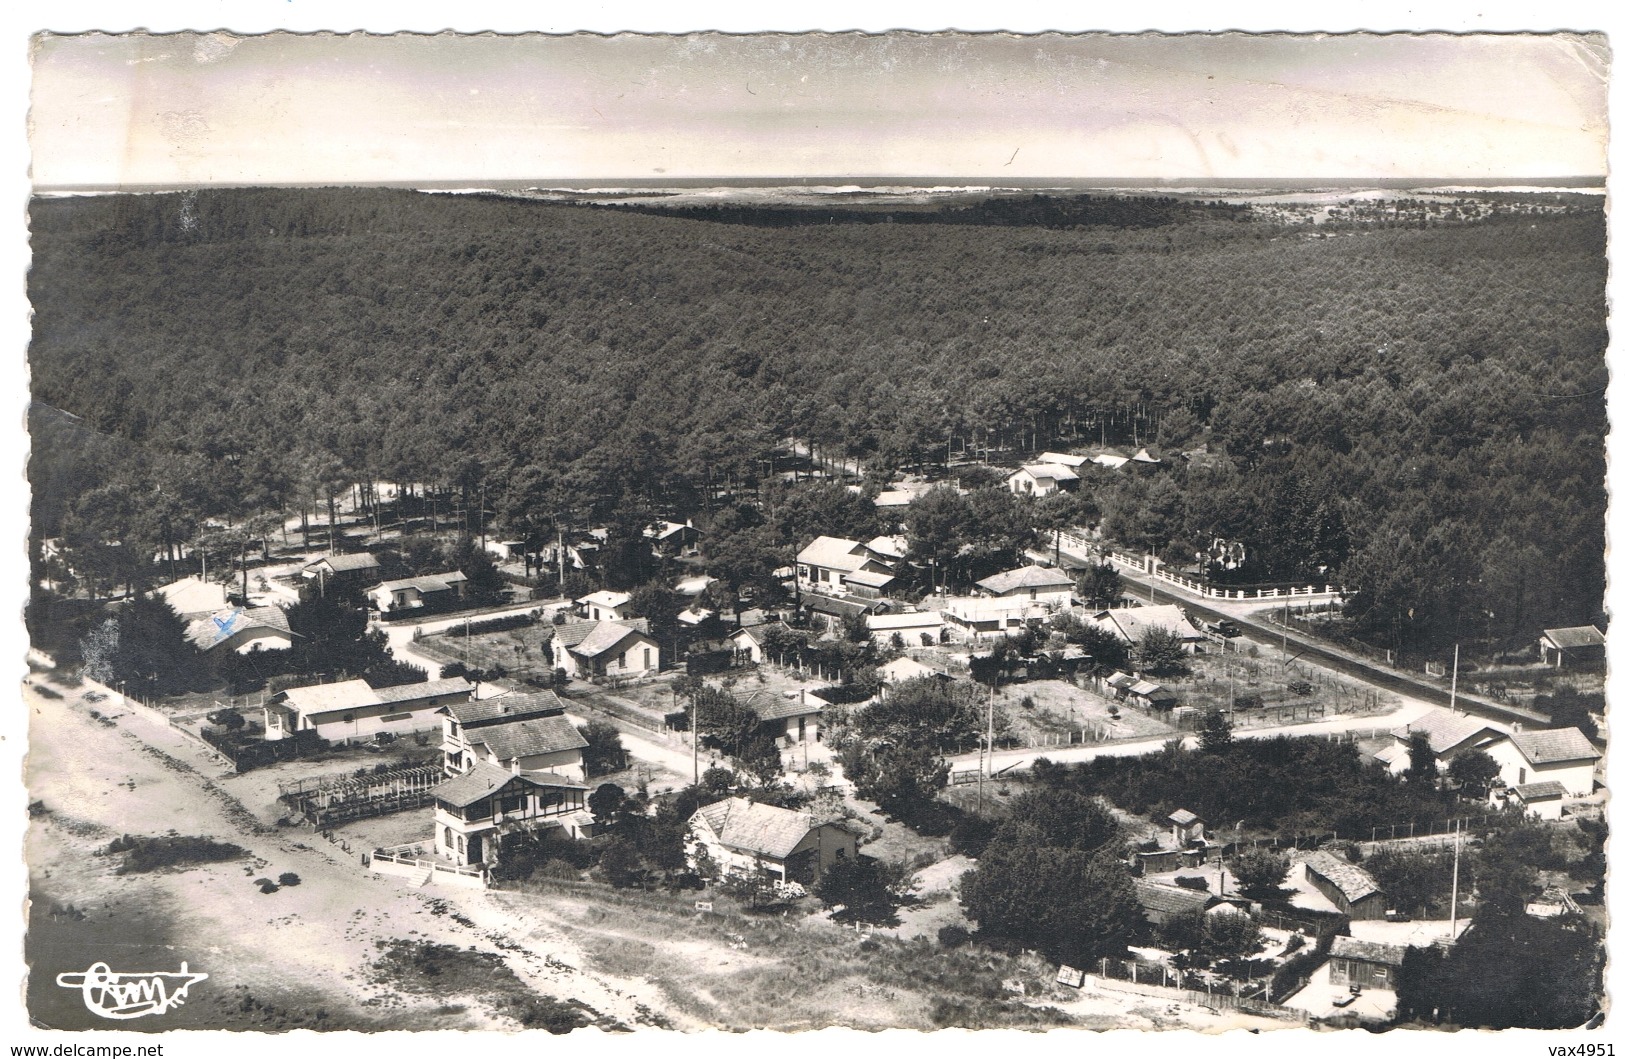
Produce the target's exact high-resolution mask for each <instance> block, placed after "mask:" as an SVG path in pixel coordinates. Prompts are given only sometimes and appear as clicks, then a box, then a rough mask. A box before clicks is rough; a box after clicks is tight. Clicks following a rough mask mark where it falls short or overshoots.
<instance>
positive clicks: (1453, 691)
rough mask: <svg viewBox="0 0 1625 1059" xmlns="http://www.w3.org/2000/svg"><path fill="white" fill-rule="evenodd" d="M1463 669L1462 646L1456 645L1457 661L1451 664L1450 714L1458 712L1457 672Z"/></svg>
mask: <svg viewBox="0 0 1625 1059" xmlns="http://www.w3.org/2000/svg"><path fill="white" fill-rule="evenodd" d="M1460 668H1461V644H1457V645H1456V657H1455V660H1454V661H1452V662H1451V663H1450V712H1451V713H1455V712H1456V671H1457V670H1459V669H1460Z"/></svg>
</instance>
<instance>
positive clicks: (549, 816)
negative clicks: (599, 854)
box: [430, 763, 592, 865]
mask: <svg viewBox="0 0 1625 1059" xmlns="http://www.w3.org/2000/svg"><path fill="white" fill-rule="evenodd" d="M430 793H431V794H432V795H433V796H434V851H435V853H436V854H437V855H439V856H441V857H444V858H446V859H447V860H450V861H451V862H452V863H454V864H461V865H477V864H494V863H496V862H497V861H498V860H499V859H500V858H501V851H502V842H503V839H504V838H506V837H507V836H509V835H511V834H513V833H515V832H519V833H529V832H534V831H537V830H539V829H542V828H553V827H560V828H563V829H564V830H565V831H566V833H567V834H569V835H570V837H572V838H580V837H582V835H583V833H584V832H586V831H588V830H589V829H590V828H591V826H592V814H590V813H589V812H587V810H586V801H587V788H586V786H585V785H584V784H581V783H575V782H572V781H571V779H570V778H569V777H566V776H559V775H554V774H552V773H547V772H539V773H530V774H519V773H514V772H509V771H507V770H505V769H500V768H497V767H496V766H494V765H487V764H484V763H480V764H476V765H474V766H473V767H472V768H470V769H469V770H468V771H466V772H462V773H459V774H458V775H456V776H453V777H451V778H450V779H448V780H446V781H445V782H444V783H442V784H440V785H439V786H438V787H436V788H434V790H433V791H431V792H430Z"/></svg>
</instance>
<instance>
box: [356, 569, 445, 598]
mask: <svg viewBox="0 0 1625 1059" xmlns="http://www.w3.org/2000/svg"><path fill="white" fill-rule="evenodd" d="M467 580H468V575H467V574H465V573H463V572H462V571H461V570H449V571H447V572H446V573H443V574H423V575H421V576H418V577H402V578H397V579H396V580H394V581H380V582H379V583H378V584H376V585H373V586H372V587H371V588H369V589H367V591H368V592H369V593H370V592H377V591H380V590H382V591H384V592H398V591H400V590H401V589H403V588H415V589H417V590H418V591H419V592H420V593H424V594H428V593H434V592H450V591H452V590H453V589H454V588H455V587H456V586H457V585H458V584H459V583H461V582H463V581H467Z"/></svg>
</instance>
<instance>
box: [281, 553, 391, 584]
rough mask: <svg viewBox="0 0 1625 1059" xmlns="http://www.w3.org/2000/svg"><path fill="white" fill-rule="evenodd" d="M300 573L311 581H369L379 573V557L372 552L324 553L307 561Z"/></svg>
mask: <svg viewBox="0 0 1625 1059" xmlns="http://www.w3.org/2000/svg"><path fill="white" fill-rule="evenodd" d="M299 573H300V576H302V577H304V578H306V579H307V580H310V581H318V580H321V579H322V578H329V579H332V580H335V581H360V582H367V581H369V580H371V579H372V578H373V577H375V576H377V574H378V557H377V556H376V555H374V554H372V553H371V552H351V553H349V554H346V555H324V556H322V557H321V558H319V559H313V560H311V561H310V562H308V563H306V564H305V565H304V568H303V569H301V570H300V571H299Z"/></svg>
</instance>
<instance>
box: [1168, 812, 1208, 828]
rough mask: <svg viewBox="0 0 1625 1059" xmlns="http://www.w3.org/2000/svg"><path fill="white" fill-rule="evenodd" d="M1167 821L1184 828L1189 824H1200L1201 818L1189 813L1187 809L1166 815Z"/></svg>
mask: <svg viewBox="0 0 1625 1059" xmlns="http://www.w3.org/2000/svg"><path fill="white" fill-rule="evenodd" d="M1168 819H1169V820H1171V821H1173V822H1174V823H1176V824H1178V825H1179V826H1180V827H1186V826H1188V825H1190V824H1196V823H1201V822H1202V818H1201V817H1200V816H1197V815H1196V814H1195V813H1193V812H1191V811H1190V810H1189V809H1176V810H1174V811H1173V812H1171V813H1169V814H1168Z"/></svg>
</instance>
